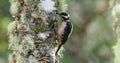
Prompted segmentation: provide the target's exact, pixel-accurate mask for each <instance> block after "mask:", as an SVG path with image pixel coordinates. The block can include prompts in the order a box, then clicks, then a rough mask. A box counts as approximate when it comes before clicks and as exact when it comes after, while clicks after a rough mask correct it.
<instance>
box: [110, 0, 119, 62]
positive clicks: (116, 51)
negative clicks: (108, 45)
mask: <svg viewBox="0 0 120 63" xmlns="http://www.w3.org/2000/svg"><path fill="white" fill-rule="evenodd" d="M111 3H112V2H111ZM114 4H115V5H114ZM112 6H113V10H112V15H113V18H114V21H113V29H114V31H115V32H116V35H117V43H116V44H115V45H114V46H113V51H114V56H115V58H114V63H120V0H113V5H112Z"/></svg>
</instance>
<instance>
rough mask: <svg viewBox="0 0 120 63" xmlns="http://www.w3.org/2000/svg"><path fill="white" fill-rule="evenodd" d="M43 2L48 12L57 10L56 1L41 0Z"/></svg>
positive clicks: (43, 6)
mask: <svg viewBox="0 0 120 63" xmlns="http://www.w3.org/2000/svg"><path fill="white" fill-rule="evenodd" d="M40 1H41V2H42V8H43V9H44V10H45V11H46V12H47V13H50V12H52V11H54V10H56V7H55V1H52V0H40Z"/></svg>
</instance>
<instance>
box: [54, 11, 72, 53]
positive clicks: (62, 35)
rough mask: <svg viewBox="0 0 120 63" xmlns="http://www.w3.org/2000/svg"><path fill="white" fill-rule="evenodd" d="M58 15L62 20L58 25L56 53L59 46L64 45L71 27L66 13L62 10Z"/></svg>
mask: <svg viewBox="0 0 120 63" xmlns="http://www.w3.org/2000/svg"><path fill="white" fill-rule="evenodd" d="M60 16H61V17H62V22H61V24H60V25H59V27H58V33H57V39H58V48H57V51H56V54H57V53H58V51H59V49H60V48H61V46H62V45H64V44H65V43H66V41H67V39H68V38H69V37H70V35H71V33H72V28H73V26H72V23H71V22H70V20H69V15H68V14H67V13H65V12H63V13H61V14H60Z"/></svg>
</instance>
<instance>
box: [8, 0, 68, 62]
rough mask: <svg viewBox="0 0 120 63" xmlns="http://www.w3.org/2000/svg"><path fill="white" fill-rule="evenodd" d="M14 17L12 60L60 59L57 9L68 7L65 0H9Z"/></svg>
mask: <svg viewBox="0 0 120 63" xmlns="http://www.w3.org/2000/svg"><path fill="white" fill-rule="evenodd" d="M10 3H11V7H10V12H11V14H12V16H13V18H14V20H15V21H13V22H12V23H10V24H9V26H8V33H9V42H10V43H9V48H10V49H12V50H13V53H12V54H10V56H9V63H58V60H57V58H56V56H55V50H54V48H55V46H56V38H57V25H58V24H57V22H58V21H59V20H58V19H57V18H56V10H58V11H60V12H63V11H66V4H65V0H10Z"/></svg>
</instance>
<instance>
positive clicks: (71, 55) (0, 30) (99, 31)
mask: <svg viewBox="0 0 120 63" xmlns="http://www.w3.org/2000/svg"><path fill="white" fill-rule="evenodd" d="M109 1H110V0H67V3H68V13H70V17H71V22H72V23H73V25H74V29H73V33H72V36H71V37H70V39H69V40H68V42H67V43H66V44H65V49H66V51H65V52H64V58H63V63H113V61H114V59H113V58H114V55H113V51H112V46H113V45H114V44H115V43H116V35H115V33H114V31H113V30H112V20H113V18H112V16H111V9H110V8H109ZM0 3H1V4H0V63H8V55H9V50H8V35H7V26H8V24H9V23H10V22H11V21H13V19H12V17H11V15H10V12H9V7H10V3H9V1H8V0H0Z"/></svg>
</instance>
